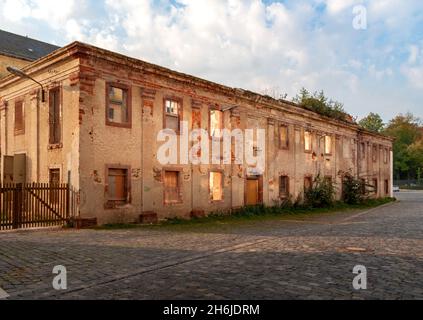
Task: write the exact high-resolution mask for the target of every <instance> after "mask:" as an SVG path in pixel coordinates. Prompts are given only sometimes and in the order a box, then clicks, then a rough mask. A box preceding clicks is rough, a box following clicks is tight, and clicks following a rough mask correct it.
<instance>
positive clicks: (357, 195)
mask: <svg viewBox="0 0 423 320" xmlns="http://www.w3.org/2000/svg"><path fill="white" fill-rule="evenodd" d="M365 198H366V184H365V182H363V181H362V180H358V179H356V178H354V177H353V176H352V175H351V174H349V173H348V174H345V175H344V178H343V181H342V201H344V202H345V203H347V204H360V203H362V202H363V201H364V199H365Z"/></svg>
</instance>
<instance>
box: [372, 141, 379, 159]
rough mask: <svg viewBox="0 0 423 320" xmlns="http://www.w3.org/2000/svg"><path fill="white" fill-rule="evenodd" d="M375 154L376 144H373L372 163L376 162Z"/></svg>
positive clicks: (376, 151) (376, 150)
mask: <svg viewBox="0 0 423 320" xmlns="http://www.w3.org/2000/svg"><path fill="white" fill-rule="evenodd" d="M377 153H378V146H377V145H376V144H374V145H373V152H372V158H373V162H376V161H377Z"/></svg>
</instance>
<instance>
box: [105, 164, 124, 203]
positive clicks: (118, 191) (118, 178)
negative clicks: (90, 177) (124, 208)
mask: <svg viewBox="0 0 423 320" xmlns="http://www.w3.org/2000/svg"><path fill="white" fill-rule="evenodd" d="M128 171H129V170H128V169H122V168H108V173H107V175H108V177H107V178H108V185H107V201H108V202H109V203H113V204H125V203H128V202H129V179H128Z"/></svg>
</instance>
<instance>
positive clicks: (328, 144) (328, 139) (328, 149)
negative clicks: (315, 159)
mask: <svg viewBox="0 0 423 320" xmlns="http://www.w3.org/2000/svg"><path fill="white" fill-rule="evenodd" d="M325 154H327V155H330V154H332V137H331V136H325Z"/></svg>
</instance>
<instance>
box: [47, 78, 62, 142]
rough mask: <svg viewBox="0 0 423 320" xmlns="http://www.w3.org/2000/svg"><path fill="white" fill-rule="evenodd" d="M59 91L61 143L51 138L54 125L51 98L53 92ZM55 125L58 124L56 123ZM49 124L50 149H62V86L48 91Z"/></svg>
mask: <svg viewBox="0 0 423 320" xmlns="http://www.w3.org/2000/svg"><path fill="white" fill-rule="evenodd" d="M54 91H58V98H59V132H60V139H59V141H56V140H55V141H53V140H52V136H51V125H52V114H51V112H50V111H51V103H52V101H51V97H52V95H51V94H52V92H54ZM53 123H56V121H54V122H53ZM48 124H49V139H48V141H49V146H50V148H61V147H62V146H63V90H62V87H61V86H55V87H52V88H50V89H49V90H48Z"/></svg>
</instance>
